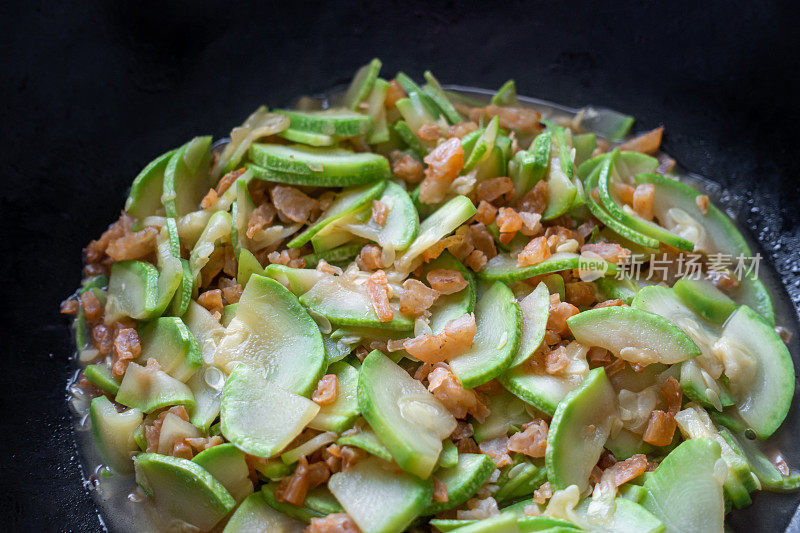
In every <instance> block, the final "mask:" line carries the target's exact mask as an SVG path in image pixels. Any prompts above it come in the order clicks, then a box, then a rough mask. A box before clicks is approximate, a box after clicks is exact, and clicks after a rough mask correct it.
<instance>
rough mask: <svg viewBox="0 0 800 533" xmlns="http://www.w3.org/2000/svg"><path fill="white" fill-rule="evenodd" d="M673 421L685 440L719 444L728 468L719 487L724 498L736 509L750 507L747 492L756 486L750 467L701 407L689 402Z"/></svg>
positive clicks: (750, 501)
mask: <svg viewBox="0 0 800 533" xmlns="http://www.w3.org/2000/svg"><path fill="white" fill-rule="evenodd" d="M675 420H676V421H677V422H678V427H679V428H680V430H681V434H683V436H684V437H685V438H686V439H712V440H715V441H716V442H717V444H719V446H720V452H721V457H722V459H723V460H724V461H725V463H726V464H727V465H728V472H727V476H726V477H725V482H724V484H723V489H724V491H725V495H726V496H727V497H728V498H729V499H730V500H731V502H732V503H733V505H734V506H735V507H736V508H737V509H741V508H743V507H747V506H748V505H750V504H752V503H753V500H752V499H751V498H750V491H751V490H755V489H756V488H758V486H757V485H758V484H757V483H756V482H755V481H754V480H753V475H752V473H751V472H750V466H749V465H748V464H747V461H746V460H745V458H744V457H743V456H742V455H740V454H739V453H737V452H736V451H734V449H733V448H732V447H731V445H730V444H728V442H727V441H726V440H725V439H724V438H723V437H722V436H721V435H720V434H719V432H718V431H717V428H716V427H715V426H714V423H713V422H712V421H711V418H709V416H708V413H706V412H705V411H704V410H703V408H702V407H699V406H698V405H695V404H691V403H690V404H688V405H686V406H685V407H684V408H683V409H682V410H681V411H679V412H678V413H676V414H675Z"/></svg>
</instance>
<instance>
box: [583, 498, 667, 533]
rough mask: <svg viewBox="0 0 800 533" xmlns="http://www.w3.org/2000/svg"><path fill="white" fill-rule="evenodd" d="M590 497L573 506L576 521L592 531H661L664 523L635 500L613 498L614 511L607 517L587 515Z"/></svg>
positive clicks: (636, 532)
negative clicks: (597, 517)
mask: <svg viewBox="0 0 800 533" xmlns="http://www.w3.org/2000/svg"><path fill="white" fill-rule="evenodd" d="M591 502H592V499H591V498H587V499H585V500H583V501H582V502H581V503H580V504H578V506H577V507H576V508H575V514H576V516H577V519H576V522H577V523H578V525H580V527H581V528H582V529H583V530H585V531H590V532H592V533H662V532H663V531H665V530H666V528H665V526H664V523H663V522H661V520H659V519H658V518H656V517H655V516H654V515H653V514H652V513H651V512H650V511H648V510H647V509H645V508H644V507H642V506H641V505H639V504H638V503H637V502H634V501H631V500H629V499H627V498H621V497H620V498H616V499H615V500H614V513H613V514H612V515H611V516H610V517H608V519H606V520H603V519H595V518H593V517H592V516H591V515H589V505H591Z"/></svg>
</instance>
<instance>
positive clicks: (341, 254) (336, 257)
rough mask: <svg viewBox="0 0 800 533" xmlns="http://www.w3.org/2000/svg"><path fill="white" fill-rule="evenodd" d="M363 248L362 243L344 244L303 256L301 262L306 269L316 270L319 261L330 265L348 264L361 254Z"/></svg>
mask: <svg viewBox="0 0 800 533" xmlns="http://www.w3.org/2000/svg"><path fill="white" fill-rule="evenodd" d="M363 247H364V245H363V244H362V243H357V244H345V245H343V246H339V247H337V248H333V249H331V250H325V251H324V252H319V253H313V254H308V255H304V256H303V260H304V261H305V262H306V268H316V267H317V265H318V264H319V262H320V261H321V260H323V261H325V262H326V263H330V264H332V265H336V264H342V263H349V262H350V261H352V260H353V259H355V258H356V256H358V254H359V253H361V249H362V248H363Z"/></svg>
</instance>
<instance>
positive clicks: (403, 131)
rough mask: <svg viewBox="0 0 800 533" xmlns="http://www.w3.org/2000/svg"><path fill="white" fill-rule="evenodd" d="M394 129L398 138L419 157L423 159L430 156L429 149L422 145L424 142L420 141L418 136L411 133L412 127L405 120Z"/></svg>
mask: <svg viewBox="0 0 800 533" xmlns="http://www.w3.org/2000/svg"><path fill="white" fill-rule="evenodd" d="M392 128H393V129H394V131H395V133H397V135H398V137H400V138H401V139H402V140H403V142H404V143H406V145H407V146H408V147H409V148H410V149H411V151H413V152H414V153H415V154H417V156H418V157H420V158H422V157H425V156H426V155H428V149H427V148H426V147H425V145H424V144H422V141H420V140H419V137H417V134H416V133H414V132H413V131H411V127H410V126H409V125H408V123H407V122H406V121H405V120H398V121H397V122H396V123H395V125H394V126H393V127H392Z"/></svg>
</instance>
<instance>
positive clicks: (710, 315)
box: [672, 278, 738, 324]
mask: <svg viewBox="0 0 800 533" xmlns="http://www.w3.org/2000/svg"><path fill="white" fill-rule="evenodd" d="M672 288H673V290H674V291H675V294H676V295H677V296H678V298H680V299H681V300H682V301H683V303H685V304H686V305H687V306H689V307H691V309H692V311H694V312H695V313H697V314H698V315H700V316H701V317H703V318H705V319H706V320H708V321H709V322H711V323H712V324H722V323H724V322H725V321H726V320H727V319H728V317H729V316H731V314H732V313H733V312H734V311H736V308H737V307H738V306H737V305H736V302H734V301H733V300H731V299H730V298H728V297H727V296H726V295H725V293H723V292H722V291H720V290H719V289H718V288H716V287H715V286H714V284H713V283H711V282H710V281H708V280H704V279H698V280H694V279H689V278H681V279H679V280H678V281H676V282H675V285H674V286H673V287H672Z"/></svg>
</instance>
